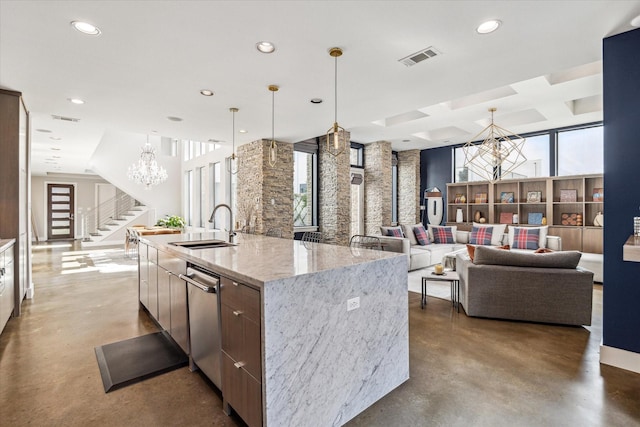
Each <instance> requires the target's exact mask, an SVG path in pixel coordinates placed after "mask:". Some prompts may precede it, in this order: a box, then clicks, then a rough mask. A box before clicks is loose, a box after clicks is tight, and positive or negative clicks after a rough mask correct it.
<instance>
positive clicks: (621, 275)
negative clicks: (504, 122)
mask: <svg viewBox="0 0 640 427" xmlns="http://www.w3.org/2000/svg"><path fill="white" fill-rule="evenodd" d="M639 52H640V29H639V30H634V31H629V32H626V33H623V34H619V35H616V36H612V37H609V38H606V39H604V43H603V59H604V61H603V73H604V74H603V76H604V77H603V83H604V87H603V89H604V194H605V226H604V253H605V255H604V281H605V286H604V295H603V299H604V301H603V334H602V335H603V336H602V340H603V344H604V345H606V346H609V347H615V348H619V349H623V350H628V351H632V352H635V353H640V263H635V262H625V261H622V246H623V244H624V242H625V241H626V240H627V238H628V237H629V236H630V235H631V234H633V217H634V216H640V210H638V208H639V207H640V55H639V54H638V53H639Z"/></svg>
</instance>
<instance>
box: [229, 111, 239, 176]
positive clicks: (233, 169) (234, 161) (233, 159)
mask: <svg viewBox="0 0 640 427" xmlns="http://www.w3.org/2000/svg"><path fill="white" fill-rule="evenodd" d="M229 111H231V117H232V119H231V141H232V144H233V145H232V147H233V151H232V152H231V156H229V157H227V158H226V160H227V172H229V173H230V174H232V175H235V174H237V173H238V156H236V113H237V112H238V111H239V110H238V109H237V108H235V107H231V108H229Z"/></svg>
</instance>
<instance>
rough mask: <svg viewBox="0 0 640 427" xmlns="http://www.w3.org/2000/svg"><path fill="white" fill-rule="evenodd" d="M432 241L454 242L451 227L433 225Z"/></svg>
mask: <svg viewBox="0 0 640 427" xmlns="http://www.w3.org/2000/svg"><path fill="white" fill-rule="evenodd" d="M432 230H433V243H455V242H456V241H455V240H454V239H453V231H452V230H451V227H433V228H432Z"/></svg>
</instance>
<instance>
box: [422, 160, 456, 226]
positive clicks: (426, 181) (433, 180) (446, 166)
mask: <svg viewBox="0 0 640 427" xmlns="http://www.w3.org/2000/svg"><path fill="white" fill-rule="evenodd" d="M452 156H453V154H452V150H451V147H442V148H432V149H429V150H422V151H421V152H420V194H421V195H422V200H421V202H420V204H424V203H425V200H424V190H426V189H427V188H431V187H438V188H439V189H440V191H442V197H443V198H444V206H445V210H444V215H443V218H442V222H443V223H444V222H445V220H446V217H447V211H446V206H447V183H450V182H451V165H452V161H453V157H452ZM423 212H424V211H423ZM424 222H425V223H426V222H427V220H426V218H425V220H424Z"/></svg>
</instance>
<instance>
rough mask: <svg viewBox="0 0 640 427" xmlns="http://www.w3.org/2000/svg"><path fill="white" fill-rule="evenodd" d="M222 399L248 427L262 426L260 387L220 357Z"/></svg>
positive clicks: (226, 357)
mask: <svg viewBox="0 0 640 427" xmlns="http://www.w3.org/2000/svg"><path fill="white" fill-rule="evenodd" d="M222 372H223V374H222V381H223V384H224V391H223V398H224V400H225V401H226V403H228V404H229V405H231V407H232V408H233V410H234V411H236V413H237V414H238V415H240V417H241V418H242V419H243V420H244V422H245V423H247V425H248V426H250V427H254V426H256V427H257V426H262V385H261V384H260V383H259V382H257V381H256V380H255V379H254V378H252V377H251V375H249V374H248V373H247V372H246V371H245V370H244V369H242V368H238V367H236V366H235V362H234V361H233V359H232V358H231V357H229V355H227V354H224V353H223V355H222Z"/></svg>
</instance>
